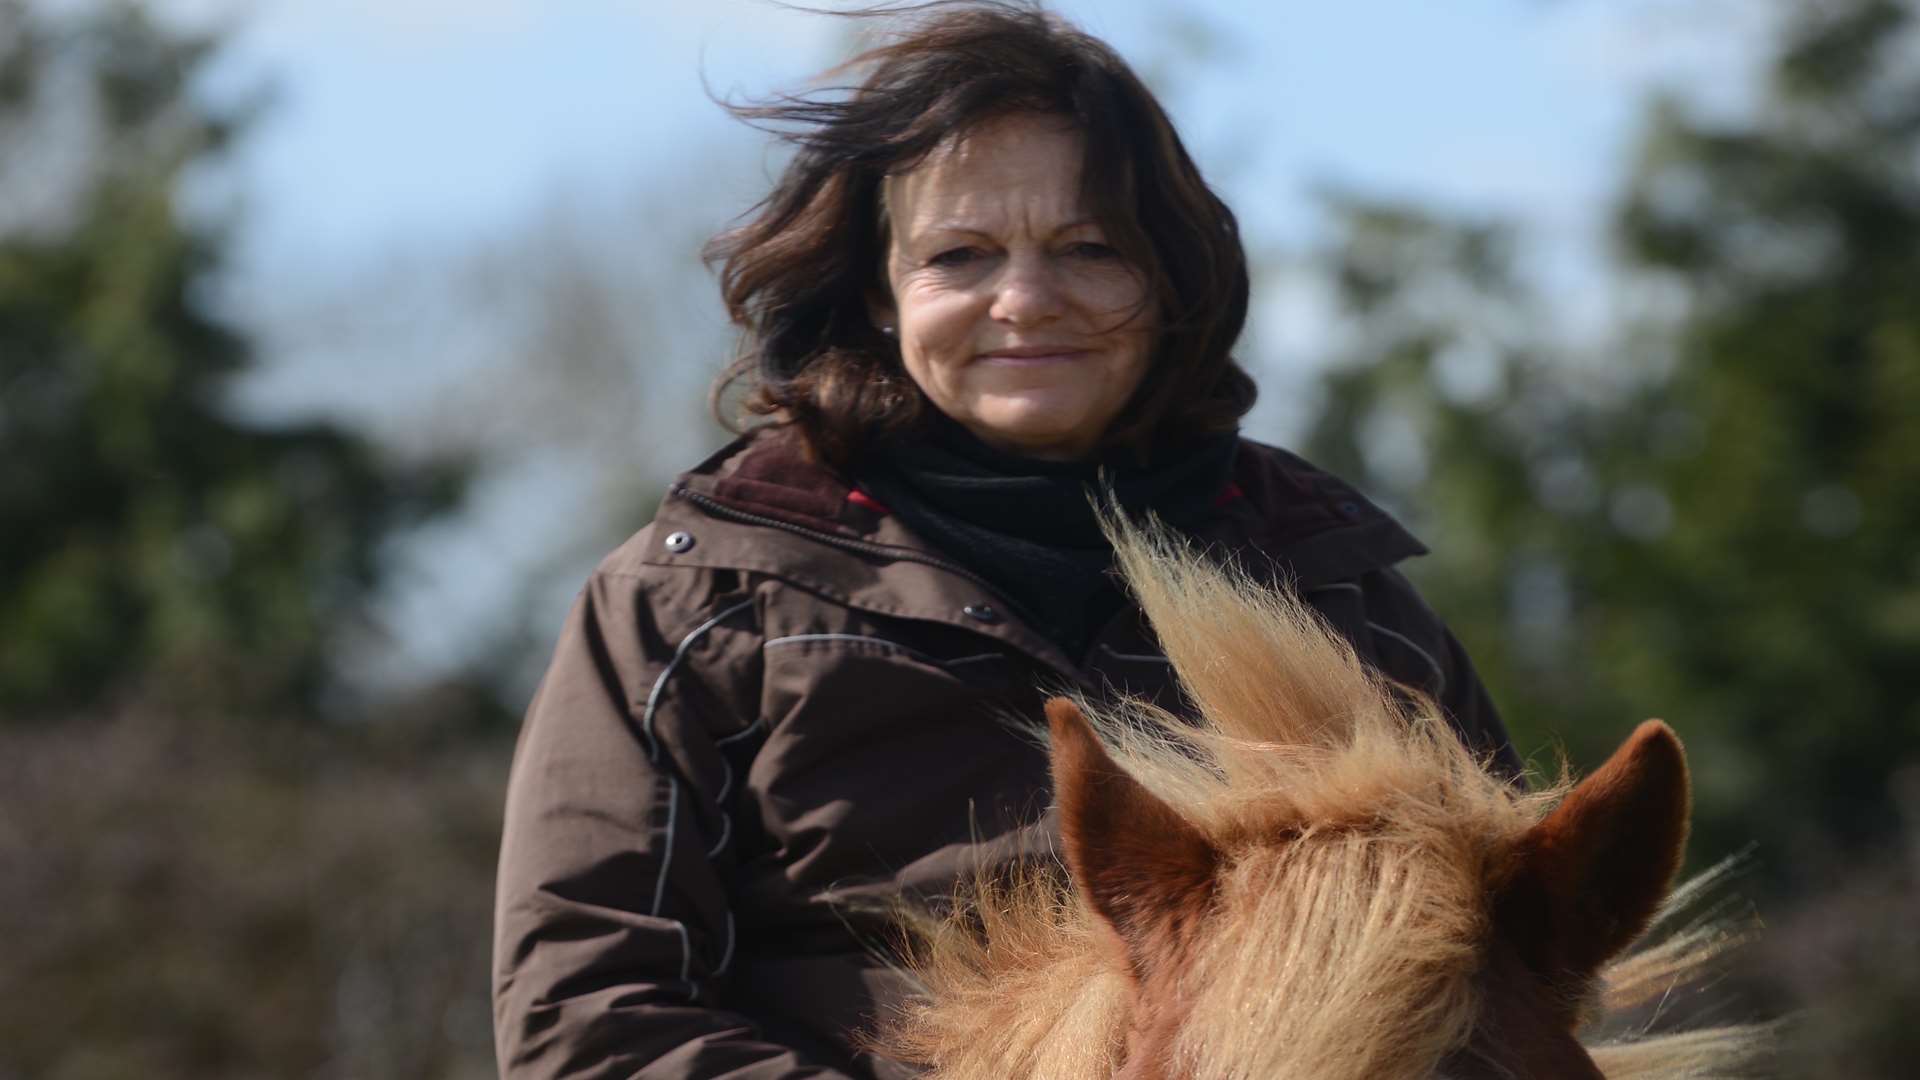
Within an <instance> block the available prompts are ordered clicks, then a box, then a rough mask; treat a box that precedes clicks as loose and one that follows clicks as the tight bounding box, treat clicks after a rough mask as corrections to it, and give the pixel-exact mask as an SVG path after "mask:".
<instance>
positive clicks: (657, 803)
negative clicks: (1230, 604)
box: [493, 429, 1518, 1080]
mask: <svg viewBox="0 0 1920 1080" xmlns="http://www.w3.org/2000/svg"><path fill="white" fill-rule="evenodd" d="M1234 478H1235V485H1234V488H1233V489H1231V496H1232V497H1231V498H1229V499H1226V500H1224V501H1223V503H1222V505H1221V507H1220V512H1219V515H1218V517H1217V518H1216V520H1215V521H1213V522H1212V523H1211V524H1210V525H1208V526H1207V527H1205V528H1204V529H1203V530H1202V531H1201V532H1200V533H1199V534H1198V538H1199V539H1200V540H1201V541H1202V542H1203V543H1205V544H1207V545H1209V546H1210V547H1211V548H1213V549H1214V550H1218V551H1221V552H1225V553H1228V554H1231V555H1232V556H1234V557H1236V558H1238V559H1239V560H1240V562H1241V563H1242V564H1243V565H1245V566H1247V567H1248V568H1249V569H1252V570H1253V571H1255V572H1256V574H1260V575H1266V576H1270V577H1272V578H1273V579H1274V580H1284V581H1289V582H1291V583H1292V585H1293V587H1294V588H1295V589H1296V590H1297V591H1298V592H1299V593H1300V594H1301V595H1302V596H1303V597H1304V598H1305V599H1306V600H1307V602H1308V603H1310V604H1311V605H1312V606H1313V607H1315V608H1316V609H1317V610H1318V611H1319V612H1320V613H1321V614H1323V615H1324V616H1325V617H1326V618H1327V619H1328V621H1329V622H1330V623H1331V624H1332V625H1333V626H1334V627H1335V628H1336V629H1337V630H1339V631H1340V632H1341V633H1343V634H1345V635H1346V636H1347V637H1348V638H1349V639H1350V640H1351V641H1352V642H1353V644H1354V646H1355V648H1356V650H1357V651H1358V653H1359V655H1360V656H1361V658H1362V659H1363V660H1365V661H1366V662H1368V663H1370V664H1372V665H1374V666H1375V667H1376V668H1378V669H1379V670H1380V671H1381V672H1383V673H1384V674H1385V675H1387V676H1388V677H1390V678H1392V679H1394V680H1396V681H1398V682H1401V683H1404V684H1408V685H1411V686H1416V687H1419V688H1421V689H1423V690H1425V691H1426V692H1428V693H1429V694H1431V695H1433V696H1434V697H1435V698H1436V699H1437V700H1439V701H1440V702H1441V704H1442V705H1443V706H1444V707H1445V708H1446V709H1447V710H1448V712H1449V715H1450V717H1451V718H1452V720H1453V721H1454V722H1455V724H1456V725H1457V727H1458V728H1459V731H1460V734H1461V736H1462V738H1464V739H1465V740H1466V741H1467V742H1468V743H1469V744H1470V745H1472V746H1474V747H1476V748H1478V749H1480V750H1483V751H1484V752H1485V753H1486V754H1488V755H1489V757H1490V759H1491V760H1493V762H1494V763H1495V764H1496V766H1498V767H1500V768H1503V769H1506V770H1508V771H1509V772H1517V770H1518V762H1517V760H1516V759H1515V758H1514V756H1513V751H1512V750H1511V749H1510V748H1509V747H1508V745H1507V738H1506V734H1505V731H1504V730H1503V728H1502V727H1501V724H1500V721H1499V719H1498V718H1497V716H1496V715H1495V713H1494V711H1493V709H1492V707H1491V705H1490V703H1489V702H1488V700H1487V696H1486V693H1485V691H1484V690H1483V689H1482V687H1481V685H1480V682H1479V679H1478V678H1477V677H1476V676H1475V674H1474V672H1473V670H1472V668H1471V667H1470V666H1469V664H1468V662H1467V658H1466V656H1465V654H1464V653H1463V652H1462V650H1461V648H1460V646H1459V645H1458V643H1457V642H1455V640H1454V639H1453V637H1452V635H1451V634H1449V633H1448V632H1447V630H1446V628H1445V627H1444V626H1443V625H1442V624H1441V622H1440V620H1439V619H1438V618H1436V617H1435V616H1434V614H1433V613H1432V612H1431V611H1429V610H1428V609H1427V607H1426V606H1425V605H1424V604H1423V603H1422V602H1421V600H1420V599H1419V597H1418V596H1416V595H1415V593H1414V591H1413V589H1412V588H1411V587H1410V586H1409V585H1408V584H1407V582H1406V580H1405V579H1404V578H1402V577H1401V576H1400V575H1399V573H1398V572H1396V571H1395V570H1394V569H1393V566H1394V564H1395V563H1397V562H1398V561H1400V560H1401V559H1404V558H1407V557H1408V556H1412V555H1416V554H1420V553H1421V552H1422V551H1423V550H1424V549H1423V548H1422V547H1421V546H1420V545H1419V543H1418V542H1417V541H1416V540H1414V539H1413V537H1411V536H1410V535H1409V534H1408V533H1407V532H1406V531H1405V530H1403V529H1402V528H1401V527H1400V526H1399V525H1398V524H1396V523H1395V522H1394V521H1392V520H1391V519H1390V518H1388V517H1387V515H1385V514H1384V513H1382V512H1381V511H1379V510H1378V509H1376V508H1375V507H1374V506H1372V505H1371V504H1370V503H1368V502H1367V501H1366V500H1365V499H1363V498H1361V497H1360V496H1359V495H1358V494H1356V493H1355V492H1354V491H1352V490H1351V489H1350V488H1348V487H1347V486H1346V485H1345V484H1343V483H1341V482H1340V481H1338V480H1336V479H1334V478H1333V477H1331V476H1328V475H1327V474H1325V473H1323V472H1320V471H1318V470H1316V469H1314V468H1313V467H1311V466H1309V465H1307V464H1306V463H1305V462H1303V461H1301V460H1300V459H1298V458H1296V457H1294V456H1292V455H1290V454H1287V453H1286V452H1284V451H1281V450H1277V449H1274V448H1271V447H1266V446H1262V445H1259V444H1257V443H1253V442H1243V443H1242V444H1241V448H1240V451H1239V454H1238V457H1237V460H1236V463H1235V471H1234ZM1008 608H1009V605H1007V604H1006V603H1005V602H1004V601H1003V600H1002V599H1001V598H1000V597H998V596H996V595H995V594H994V592H993V589H992V587H991V586H990V585H988V584H987V583H986V582H985V581H984V580H982V579H981V578H979V577H978V576H976V575H975V574H973V573H971V572H970V571H968V570H967V569H965V568H964V567H962V566H959V565H957V564H955V563H953V562H952V561H951V560H949V559H947V558H945V557H943V556H941V555H939V554H937V553H936V552H935V551H934V550H933V549H932V548H930V547H929V546H928V545H926V544H924V543H922V542H921V541H920V540H919V539H917V538H916V537H914V536H913V535H911V534H910V533H908V532H907V531H906V529H905V528H904V527H902V526H901V525H900V523H899V522H898V521H897V520H896V519H895V518H893V517H892V516H890V515H888V514H887V513H885V512H884V508H882V507H880V506H878V505H877V504H875V503H873V502H872V501H871V500H868V499H865V498H863V497H861V496H860V495H858V494H856V493H855V492H853V491H851V490H850V489H849V487H848V485H847V483H846V481H845V480H844V479H842V478H841V477H839V476H838V475H837V474H835V473H834V472H832V471H830V470H828V469H825V468H823V467H821V466H818V465H815V464H812V463H811V462H810V461H809V459H808V458H807V456H806V455H805V454H803V453H801V452H800V449H799V445H798V440H797V438H796V437H795V436H794V435H793V434H792V433H790V432H786V431H781V430H778V429H769V430H765V431H762V432H760V433H759V434H757V435H753V436H748V437H746V438H743V439H741V440H739V441H737V442H735V443H734V444H733V445H731V446H729V447H727V448H726V449H725V450H722V451H721V452H720V453H718V454H716V455H715V456H714V457H712V458H710V459H709V460H708V461H706V462H705V463H703V464H702V465H700V466H699V467H697V468H695V469H694V470H693V471H691V472H689V473H687V474H686V475H684V476H682V477H681V478H679V479H678V480H677V481H675V482H674V484H673V485H672V487H671V488H670V489H669V491H668V494H667V497H666V499H665V500H664V502H663V503H662V504H661V506H660V510H659V514H658V517H657V518H656V519H655V520H654V522H653V524H651V525H649V526H647V527H646V528H645V529H643V530H641V531H640V532H639V534H637V535H636V536H634V537H633V538H632V539H631V540H630V541H628V542H627V543H626V544H624V545H622V546H621V547H620V548H619V549H618V550H617V551H615V552H614V553H613V554H612V555H611V556H609V557H608V558H607V559H606V561H605V562H604V563H603V564H602V565H601V566H600V568H599V569H598V570H597V571H596V572H595V573H594V574H593V576H592V578H591V579H590V580H589V581H588V583H587V585H586V587H585V589H584V590H583V591H582V592H581V594H580V597H579V599H578V600H577V602H576V603H575V605H574V608H573V611H572V613H571V615H570V616H569V618H568V620H567V623H566V627H565V630H564V631H563V632H562V634H561V637H560V641H559V644H558V646H557V648H556V650H555V653H554V657H553V661H552V664H551V666H550V667H549V669H548V671H547V674H546V677H545V679H544V680H543V681H542V683H541V685H540V688H539V691H538V692H537V694H536V695H535V697H534V700H533V703H532V705H531V707H530V709H529V711H528V715H527V719H526V724H525V727H524V728H523V730H522V732H521V736H520V742H519V747H518V750H517V751H516V754H515V758H514V764H513V771H512V778H511V780H510V782H509V785H508V792H507V807H506V825H505V834H504V837H503V841H502V845H501V854H500V869H499V883H498V894H497V897H496V913H495V935H494V968H493V983H494V1020H495V1034H496V1045H497V1050H498V1055H499V1065H500V1072H501V1075H502V1076H503V1077H509V1078H513V1080H532V1078H535V1077H541V1078H545V1077H616V1076H617V1077H661V1078H666V1077H679V1078H714V1077H730V1078H741V1080H747V1078H751V1080H773V1078H776V1077H780V1078H788V1077H874V1076H883V1077H884V1076H904V1075H910V1070H907V1069H905V1068H904V1067H902V1066H899V1065H896V1064H894V1063H891V1062H886V1061H881V1060H877V1059H875V1058H873V1057H871V1056H870V1055H866V1054H863V1053H861V1052H860V1051H858V1050H857V1049H855V1045H856V1044H855V1043H854V1037H855V1033H857V1032H858V1031H860V1030H861V1029H863V1028H868V1027H870V1026H871V1025H872V1024H873V1022H874V1020H875V1018H876V1017H877V1016H879V1015H881V1014H882V1013H883V1011H884V1010H885V1009H886V1008H888V1007H889V1005H891V1004H892V1003H895V1002H897V1001H899V1000H900V998H901V995H902V993H903V988H902V986H901V985H899V982H898V978H897V976H895V975H894V974H893V973H892V972H891V971H890V970H889V969H888V967H887V966H886V965H885V964H884V963H882V962H881V961H879V960H877V959H875V952H876V946H877V945H878V944H879V942H880V941H881V939H882V937H883V936H884V933H885V928H884V919H882V918H880V917H879V916H878V915H876V914H875V913H876V912H877V911H878V910H879V909H880V908H881V907H882V906H883V905H884V904H885V903H886V902H887V901H888V900H889V899H891V898H893V897H896V896H898V895H901V894H903V893H904V894H905V895H907V896H910V897H918V898H921V899H924V900H928V901H933V902H937V900H938V898H939V897H941V896H942V895H945V894H947V893H949V892H950V891H951V889H952V888H953V886H954V884H955V882H956V880H958V879H959V878H961V877H962V876H964V875H967V874H970V873H972V872H974V871H975V870H976V869H978V868H980V867H982V866H992V865H999V864H1002V863H1003V862H1005V861H1006V860H1010V859H1015V858H1021V857H1029V856H1031V857H1049V854H1048V853H1049V852H1050V851H1051V835H1052V833H1051V831H1050V828H1049V825H1048V822H1047V821H1046V820H1045V817H1044V815H1045V812H1046V810H1047V807H1048V803H1049V801H1050V796H1049V786H1048V781H1047V760H1046V755H1045V751H1044V750H1043V749H1042V748H1041V747H1040V745H1039V744H1038V742H1037V741H1036V740H1035V738H1034V737H1033V736H1032V735H1031V734H1030V733H1029V730H1028V729H1023V727H1022V726H1021V725H1022V722H1023V721H1025V722H1032V721H1035V720H1037V718H1038V716H1039V705H1040V703H1041V702H1042V701H1043V700H1044V698H1045V697H1046V696H1047V694H1048V693H1049V691H1051V690H1056V689H1060V688H1067V687H1071V688H1076V689H1079V690H1081V691H1085V692H1089V693H1092V694H1095V695H1096V696H1104V695H1111V694H1133V695H1139V696H1145V697H1148V698H1151V699H1154V700H1157V701H1159V702H1161V703H1163V704H1166V705H1168V706H1170V707H1174V708H1178V707H1179V697H1178V691H1177V689H1176V687H1175V686H1174V685H1173V683H1172V681H1171V677H1170V672H1169V668H1168V665H1167V663H1166V661H1165V659H1164V658H1163V657H1162V656H1161V655H1160V652H1159V649H1158V648H1157V647H1156V646H1155V644H1154V642H1153V639H1152V636H1151V633H1150V631H1149V630H1148V628H1147V627H1145V626H1144V625H1143V623H1142V620H1141V618H1140V616H1139V612H1138V610H1137V609H1136V608H1133V607H1131V606H1129V607H1128V608H1126V609H1125V610H1123V611H1122V612H1121V613H1120V615H1119V616H1117V617H1116V618H1114V619H1113V620H1112V621H1111V622H1110V623H1109V624H1108V625H1107V626H1106V627H1105V629H1104V630H1103V631H1102V632H1101V633H1099V634H1097V635H1096V636H1095V638H1094V640H1093V643H1092V645H1091V646H1090V648H1089V650H1088V652H1087V654H1086V655H1084V656H1067V655H1064V654H1063V653H1062V652H1061V651H1060V650H1059V648H1058V647H1056V646H1055V645H1053V644H1052V643H1051V642H1049V641H1048V640H1046V639H1045V638H1043V637H1041V636H1040V635H1039V634H1037V633H1036V632H1034V631H1033V630H1032V629H1031V628H1029V627H1027V626H1025V625H1023V624H1022V623H1021V622H1020V620H1019V619H1018V618H1017V617H1015V616H1013V615H1012V614H1010V612H1009V610H1008Z"/></svg>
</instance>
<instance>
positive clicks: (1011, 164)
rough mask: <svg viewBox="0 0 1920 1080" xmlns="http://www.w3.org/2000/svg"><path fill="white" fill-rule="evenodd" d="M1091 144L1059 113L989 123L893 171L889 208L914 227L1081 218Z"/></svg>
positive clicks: (899, 221)
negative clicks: (1085, 161)
mask: <svg viewBox="0 0 1920 1080" xmlns="http://www.w3.org/2000/svg"><path fill="white" fill-rule="evenodd" d="M1085 145H1086V144H1085V140H1084V138H1083V137H1082V136H1081V135H1080V133H1079V132H1078V131H1077V130H1075V129H1074V128H1073V127H1071V126H1070V125H1068V124H1067V123H1066V122H1064V121H1062V120H1059V119H1057V118H1053V117H1040V116H1015V117H1007V118H1005V119H1001V120H996V121H993V122H990V123H987V124H983V125H981V126H979V127H976V128H973V129H971V130H969V131H968V132H966V133H964V134H962V135H961V136H958V137H956V138H954V139H952V140H949V141H948V142H946V143H943V144H942V145H941V146H940V147H939V148H937V149H936V150H935V151H934V152H933V153H931V154H929V155H928V156H927V157H926V159H925V160H923V161H921V162H920V163H919V164H918V165H916V166H915V167H913V168H912V169H909V170H906V171H905V172H901V173H896V174H894V175H892V176H889V177H888V178H887V180H886V200H887V207H888V212H889V216H890V217H891V218H892V219H893V221H894V222H895V225H896V227H897V228H898V229H900V230H901V231H903V232H908V233H921V232H927V231H932V230H938V229H947V228H956V229H982V228H986V227H989V226H999V227H1007V226H1013V225H1045V226H1046V227H1047V228H1049V229H1058V228H1062V227H1065V226H1067V225H1070V224H1074V223H1078V222H1080V221H1082V220H1084V219H1086V218H1088V217H1089V216H1090V215H1088V214H1087V213H1086V212H1085V210H1086V208H1085V207H1084V206H1083V205H1082V202H1083V200H1082V198H1081V189H1080V168H1081V155H1082V154H1083V153H1084V150H1085Z"/></svg>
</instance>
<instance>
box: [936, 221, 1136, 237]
mask: <svg viewBox="0 0 1920 1080" xmlns="http://www.w3.org/2000/svg"><path fill="white" fill-rule="evenodd" d="M1099 225H1100V223H1099V222H1098V221H1095V220H1094V219H1092V218H1075V219H1074V220H1072V221H1063V222H1061V223H1060V224H1058V225H1055V226H1054V227H1053V228H1052V229H1051V230H1049V232H1048V235H1049V236H1057V235H1059V234H1060V233H1063V232H1072V231H1073V230H1074V229H1084V228H1098V227H1099ZM940 233H946V234H954V233H959V234H963V235H967V236H979V237H984V238H987V239H992V238H993V237H994V235H995V233H994V232H993V230H991V229H988V228H984V227H983V226H982V225H981V224H980V223H979V222H977V221H959V220H945V221H931V222H928V223H927V224H926V225H925V226H923V227H921V228H918V229H914V230H912V231H911V233H910V234H909V235H911V236H913V237H915V238H919V237H927V236H933V235H936V234H940Z"/></svg>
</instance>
